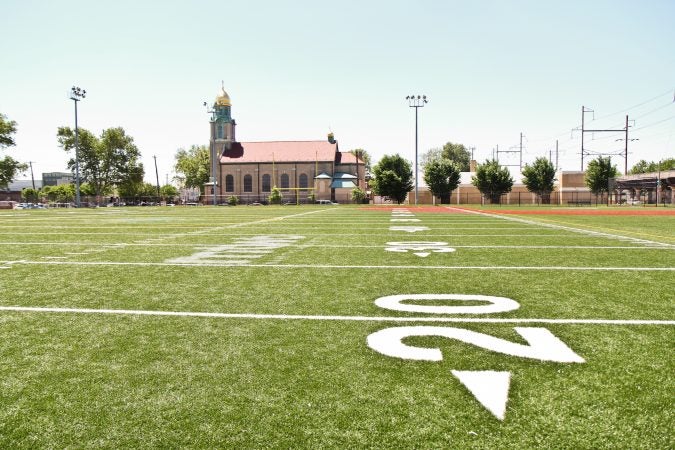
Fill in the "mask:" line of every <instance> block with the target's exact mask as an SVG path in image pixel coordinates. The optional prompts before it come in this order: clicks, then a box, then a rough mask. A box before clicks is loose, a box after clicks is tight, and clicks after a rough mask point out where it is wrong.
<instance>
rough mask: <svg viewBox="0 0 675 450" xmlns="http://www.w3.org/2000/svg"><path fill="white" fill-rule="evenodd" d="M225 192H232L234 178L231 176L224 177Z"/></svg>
mask: <svg viewBox="0 0 675 450" xmlns="http://www.w3.org/2000/svg"><path fill="white" fill-rule="evenodd" d="M225 192H234V177H233V176H232V175H228V176H226V177H225Z"/></svg>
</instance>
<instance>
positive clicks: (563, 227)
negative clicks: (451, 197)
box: [446, 206, 675, 247]
mask: <svg viewBox="0 0 675 450" xmlns="http://www.w3.org/2000/svg"><path fill="white" fill-rule="evenodd" d="M446 208H448V209H450V210H455V211H461V212H465V213H471V214H477V215H479V216H484V217H493V218H499V219H502V220H507V221H510V222H518V223H525V224H528V225H538V226H540V227H545V228H553V229H557V230H567V231H572V232H574V233H582V234H587V235H590V236H599V237H605V238H610V239H618V240H621V241H629V242H636V243H639V244H642V245H658V246H668V247H675V244H666V243H663V242H656V241H650V240H648V239H639V238H634V237H630V236H623V235H620V234H612V233H605V232H601V231H593V230H586V229H583V228H575V227H570V226H566V225H556V224H551V223H545V222H537V221H536V220H527V219H521V218H520V217H512V216H507V215H504V214H491V213H488V212H484V211H474V210H469V209H462V208H455V207H451V206H447V207H446Z"/></svg>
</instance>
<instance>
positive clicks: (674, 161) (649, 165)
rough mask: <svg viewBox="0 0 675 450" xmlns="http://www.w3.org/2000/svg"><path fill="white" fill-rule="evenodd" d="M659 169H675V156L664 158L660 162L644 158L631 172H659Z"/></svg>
mask: <svg viewBox="0 0 675 450" xmlns="http://www.w3.org/2000/svg"><path fill="white" fill-rule="evenodd" d="M659 170H675V158H668V159H663V160H661V161H659V162H654V161H650V162H647V161H645V160H644V159H641V160H640V161H638V162H637V163H636V164H635V165H634V166H633V168H632V169H630V173H631V174H634V175H635V174H639V173H649V172H658V171H659Z"/></svg>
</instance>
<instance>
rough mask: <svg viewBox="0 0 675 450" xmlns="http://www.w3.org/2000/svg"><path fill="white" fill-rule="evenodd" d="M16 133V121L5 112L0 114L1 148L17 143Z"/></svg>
mask: <svg viewBox="0 0 675 450" xmlns="http://www.w3.org/2000/svg"><path fill="white" fill-rule="evenodd" d="M14 133H16V122H15V121H13V120H9V119H8V118H7V116H5V115H4V114H0V148H6V147H14V146H15V145H16V142H15V141H14V136H13V135H14Z"/></svg>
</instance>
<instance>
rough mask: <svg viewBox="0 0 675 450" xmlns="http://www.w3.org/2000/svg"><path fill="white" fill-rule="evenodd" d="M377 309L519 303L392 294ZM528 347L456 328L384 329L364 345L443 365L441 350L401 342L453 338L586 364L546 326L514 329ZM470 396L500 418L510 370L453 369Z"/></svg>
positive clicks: (437, 310)
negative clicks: (447, 302)
mask: <svg viewBox="0 0 675 450" xmlns="http://www.w3.org/2000/svg"><path fill="white" fill-rule="evenodd" d="M406 300H411V301H438V300H450V301H479V302H483V303H485V302H487V304H482V305H474V306H466V305H457V306H441V305H419V304H406V303H402V302H403V301H406ZM375 304H376V305H377V306H379V307H381V308H385V309H391V310H395V311H405V312H421V313H432V314H491V313H497V312H506V311H513V310H515V309H518V308H519V307H520V305H519V304H518V302H516V301H515V300H512V299H509V298H505V297H494V296H487V295H465V294H408V295H390V296H387V297H381V298H378V299H377V300H375ZM514 330H515V331H516V332H517V333H518V334H519V335H520V336H522V337H523V339H525V341H526V342H527V344H518V343H514V342H510V341H507V340H505V339H501V338H497V337H494V336H490V335H489V334H485V333H479V332H476V331H471V330H467V329H464V328H456V327H439V326H406V327H392V328H385V329H382V330H380V331H376V332H375V333H372V334H370V335H369V336H368V337H367V339H366V342H367V344H368V347H370V348H371V349H373V350H375V351H376V352H378V353H381V354H383V355H386V356H391V357H393V358H401V359H409V360H414V361H442V360H443V353H442V352H441V350H440V349H439V348H423V347H415V346H411V345H407V344H404V343H403V340H404V339H406V338H410V337H417V336H437V337H444V338H448V339H455V340H458V341H461V342H464V343H466V344H469V345H475V346H476V347H479V348H482V349H485V350H490V351H493V352H496V353H502V354H505V355H510V356H517V357H520V358H528V359H535V360H539V361H551V362H558V363H584V362H585V360H584V359H583V358H582V357H581V356H579V355H578V354H576V353H575V352H574V351H573V350H572V349H571V348H569V347H568V346H567V345H566V344H565V343H564V342H562V341H561V340H560V339H558V338H557V337H556V336H554V335H553V333H551V332H550V331H549V330H548V329H546V328H538V327H514ZM451 373H452V375H453V376H454V377H455V378H457V379H458V380H459V381H460V382H461V383H462V384H463V385H464V386H465V387H466V388H467V389H468V390H469V392H470V393H471V394H472V395H473V396H474V397H475V398H476V400H478V401H479V402H480V403H481V404H482V405H483V406H484V407H485V408H486V409H487V410H488V411H490V413H492V415H494V416H495V417H496V418H497V419H499V420H504V418H505V415H506V403H507V402H508V392H509V388H510V379H511V372H505V371H501V372H498V371H489V370H488V371H485V370H483V371H459V370H452V371H451Z"/></svg>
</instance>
